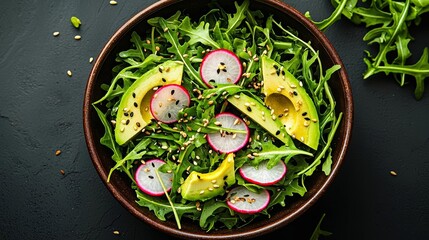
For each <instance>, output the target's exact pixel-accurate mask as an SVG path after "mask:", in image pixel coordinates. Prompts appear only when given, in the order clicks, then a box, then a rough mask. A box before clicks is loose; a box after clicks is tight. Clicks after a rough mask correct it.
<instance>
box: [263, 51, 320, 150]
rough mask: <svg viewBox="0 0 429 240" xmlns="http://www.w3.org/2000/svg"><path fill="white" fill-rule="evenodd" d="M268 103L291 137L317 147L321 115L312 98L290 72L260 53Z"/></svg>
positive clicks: (264, 90) (264, 89)
mask: <svg viewBox="0 0 429 240" xmlns="http://www.w3.org/2000/svg"><path fill="white" fill-rule="evenodd" d="M261 65H262V67H261V70H262V76H263V80H264V86H263V93H264V94H265V96H266V97H265V104H266V105H267V106H268V107H269V108H271V109H272V110H274V114H275V115H277V116H281V117H279V119H280V121H281V122H282V123H283V124H284V126H285V127H286V131H287V133H288V134H289V135H290V136H292V138H294V139H296V140H299V141H301V142H302V143H304V144H305V145H307V146H309V147H310V148H312V149H314V150H317V147H318V146H319V139H320V128H319V116H318V114H317V110H316V107H315V105H314V102H313V100H312V99H311V97H310V96H309V95H308V94H307V92H306V91H305V89H304V88H303V87H302V86H301V85H302V84H300V82H299V81H298V79H296V78H295V77H294V76H293V75H292V74H291V73H290V72H288V71H287V70H286V69H283V67H282V66H281V65H280V64H279V63H277V62H276V61H274V60H272V59H270V58H269V57H267V56H262V57H261Z"/></svg>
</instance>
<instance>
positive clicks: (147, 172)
mask: <svg viewBox="0 0 429 240" xmlns="http://www.w3.org/2000/svg"><path fill="white" fill-rule="evenodd" d="M164 164H165V162H164V161H163V160H160V159H152V160H149V161H146V162H145V163H144V164H142V165H140V166H139V167H138V168H137V170H136V173H135V175H134V179H135V180H136V183H137V186H138V187H139V189H140V190H142V191H143V192H144V193H146V194H148V195H151V196H162V195H164V189H163V187H162V185H161V182H160V179H161V181H162V184H164V187H165V189H166V191H167V192H168V191H170V189H171V186H172V184H173V173H163V172H160V171H158V168H159V167H161V166H162V165H164ZM156 171H158V174H159V178H158V175H157V174H156Z"/></svg>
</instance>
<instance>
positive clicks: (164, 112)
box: [150, 84, 191, 123]
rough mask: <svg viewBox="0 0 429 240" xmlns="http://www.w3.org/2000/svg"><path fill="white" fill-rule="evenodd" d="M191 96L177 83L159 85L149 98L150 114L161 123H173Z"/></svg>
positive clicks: (189, 101) (188, 102) (187, 105)
mask: <svg viewBox="0 0 429 240" xmlns="http://www.w3.org/2000/svg"><path fill="white" fill-rule="evenodd" d="M190 103H191V97H190V96H189V93H188V91H187V90H186V88H184V87H182V86H180V85H177V84H168V85H164V86H162V87H160V88H159V89H158V90H156V92H155V93H154V94H153V96H152V99H151V100H150V111H151V113H152V116H153V117H154V118H155V119H156V120H157V121H160V122H163V123H173V122H176V121H177V120H178V116H179V112H180V111H181V110H182V109H183V108H186V107H189V104H190Z"/></svg>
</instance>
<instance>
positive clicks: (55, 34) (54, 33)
mask: <svg viewBox="0 0 429 240" xmlns="http://www.w3.org/2000/svg"><path fill="white" fill-rule="evenodd" d="M52 35H54V37H57V36H59V35H60V32H53V33H52Z"/></svg>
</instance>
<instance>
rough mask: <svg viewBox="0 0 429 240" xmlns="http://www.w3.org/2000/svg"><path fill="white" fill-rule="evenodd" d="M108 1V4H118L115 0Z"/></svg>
mask: <svg viewBox="0 0 429 240" xmlns="http://www.w3.org/2000/svg"><path fill="white" fill-rule="evenodd" d="M109 3H110V5H116V4H118V2H116V1H110V2H109Z"/></svg>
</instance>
